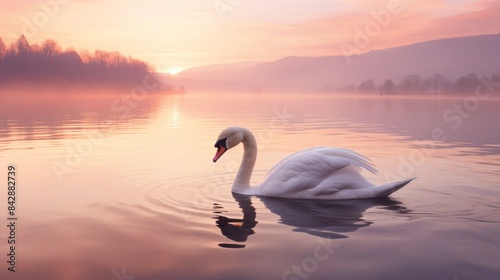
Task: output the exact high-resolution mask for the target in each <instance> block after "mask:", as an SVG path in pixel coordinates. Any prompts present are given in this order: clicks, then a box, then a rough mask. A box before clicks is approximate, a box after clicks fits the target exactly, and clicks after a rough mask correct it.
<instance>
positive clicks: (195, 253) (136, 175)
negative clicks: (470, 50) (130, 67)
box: [0, 92, 500, 280]
mask: <svg viewBox="0 0 500 280" xmlns="http://www.w3.org/2000/svg"><path fill="white" fill-rule="evenodd" d="M1 98H2V104H0V117H1V118H0V120H1V123H0V174H1V175H0V178H1V180H2V181H3V183H2V185H3V186H4V187H3V191H1V193H0V201H1V202H0V205H2V207H1V209H0V218H1V220H2V226H1V230H0V233H1V236H2V238H1V243H0V253H1V255H2V258H1V259H2V262H1V265H0V277H1V279H54V280H57V279H108V280H109V279H115V280H123V279H128V280H131V279H136V280H146V279H294V280H296V279H343V280H347V279H436V280H445V279H447V280H458V279H460V280H462V279H497V278H498V275H500V266H499V265H498V260H499V259H500V199H499V198H500V184H499V177H500V169H499V166H500V141H499V140H500V110H499V109H500V100H498V99H493V98H481V99H480V98H477V97H475V96H474V95H473V94H471V95H464V96H459V97H454V98H451V97H425V98H424V97H404V96H342V95H330V96H327V95H302V96H297V95H275V96H268V95H265V94H257V95H239V94H237V93H234V94H231V95H230V94H227V95H219V94H209V93H205V94H203V93H199V94H186V95H171V96H161V95H154V94H150V95H147V96H140V97H137V96H130V93H126V92H125V93H121V94H111V93H110V94H90V95H89V94H87V95H76V94H73V95H69V94H66V95H64V94H59V95H58V94H44V95H41V94H38V95H37V94H36V93H24V94H21V93H11V94H10V95H6V94H4V95H2V96H1ZM231 125H239V126H244V127H247V128H249V129H250V130H252V131H253V132H254V134H255V136H256V138H257V142H258V145H259V154H258V157H257V164H256V168H255V171H254V175H253V177H252V183H254V184H258V183H259V181H260V180H261V179H262V178H263V177H264V176H265V175H266V172H267V170H269V169H270V168H271V167H272V166H273V165H274V164H275V163H277V162H278V161H279V160H280V159H282V158H283V157H285V156H286V155H288V154H291V153H293V152H295V151H298V150H301V149H305V148H308V147H313V146H333V147H343V148H348V149H352V150H355V151H357V152H359V153H361V154H363V155H365V156H367V157H368V158H370V159H372V161H373V162H374V164H375V165H376V166H377V169H378V170H379V173H378V174H376V175H375V174H371V173H369V172H366V171H363V175H364V176H365V177H366V178H367V179H368V180H369V181H371V182H373V183H375V184H383V183H386V182H389V181H394V180H397V179H401V178H409V177H418V178H417V179H416V180H415V181H413V182H411V183H410V184H408V185H407V186H405V187H404V188H403V189H401V190H399V191H397V192H396V193H394V194H392V195H391V196H390V197H388V198H382V199H364V200H346V201H311V200H289V199H278V198H265V197H245V196H239V195H233V194H232V193H231V191H230V189H231V184H232V180H233V179H234V177H235V176H236V171H237V169H238V166H239V162H240V160H241V156H242V152H243V150H242V147H240V146H239V147H237V148H235V149H232V150H231V151H229V152H227V153H226V154H225V155H224V157H222V158H221V159H220V160H219V161H218V162H217V163H213V162H212V158H213V156H214V154H215V151H216V149H215V148H214V146H213V145H214V143H215V141H216V140H217V139H216V138H217V136H218V135H219V133H220V131H222V130H223V129H224V128H226V127H228V126H231ZM9 166H12V167H13V168H14V169H15V180H16V205H15V206H16V208H15V213H14V215H10V214H9V212H8V210H7V182H8V180H9V179H8V178H7V177H8V167H9ZM12 217H15V218H17V220H15V224H16V227H15V228H16V231H15V240H16V243H15V263H13V264H9V263H8V261H9V258H10V257H9V256H8V254H10V252H11V250H10V245H11V244H8V242H7V241H8V238H7V237H9V232H10V229H9V228H8V227H7V226H6V225H9V223H10V222H11V221H12V220H8V218H12ZM3 224H5V225H3ZM11 265H15V270H16V272H15V273H13V272H11V271H9V270H8V268H9V267H11Z"/></svg>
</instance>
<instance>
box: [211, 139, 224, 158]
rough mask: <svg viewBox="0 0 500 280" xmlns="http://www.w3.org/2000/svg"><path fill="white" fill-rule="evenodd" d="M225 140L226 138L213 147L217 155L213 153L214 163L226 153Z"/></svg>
mask: <svg viewBox="0 0 500 280" xmlns="http://www.w3.org/2000/svg"><path fill="white" fill-rule="evenodd" d="M226 140H227V138H224V139H220V140H218V141H217V142H216V143H215V145H214V147H216V148H217V153H215V156H214V162H216V161H217V160H218V159H219V158H220V157H221V156H222V155H223V154H224V153H225V152H226V151H227V146H226Z"/></svg>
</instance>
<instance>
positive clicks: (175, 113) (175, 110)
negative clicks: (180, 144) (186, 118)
mask: <svg viewBox="0 0 500 280" xmlns="http://www.w3.org/2000/svg"><path fill="white" fill-rule="evenodd" d="M180 119H181V114H180V112H179V106H178V104H177V102H176V101H174V103H173V104H172V109H171V112H170V126H171V127H173V128H180Z"/></svg>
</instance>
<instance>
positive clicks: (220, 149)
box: [214, 126, 247, 162]
mask: <svg viewBox="0 0 500 280" xmlns="http://www.w3.org/2000/svg"><path fill="white" fill-rule="evenodd" d="M245 132H247V129H245V128H242V127H237V126H232V127H228V128H226V129H224V130H223V131H222V132H221V133H220V135H219V137H217V142H215V145H214V147H216V148H217V153H216V154H215V157H214V162H216V161H217V160H218V159H219V158H220V157H221V156H222V155H223V154H224V153H225V152H226V151H227V150H229V149H231V148H233V147H234V146H236V145H238V144H239V143H241V141H243V137H244V136H245Z"/></svg>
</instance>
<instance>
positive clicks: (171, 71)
mask: <svg viewBox="0 0 500 280" xmlns="http://www.w3.org/2000/svg"><path fill="white" fill-rule="evenodd" d="M184 69H186V68H184V67H171V68H167V69H166V70H165V71H164V72H167V73H168V74H170V75H177V74H179V73H180V72H182V71H183V70H184Z"/></svg>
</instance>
